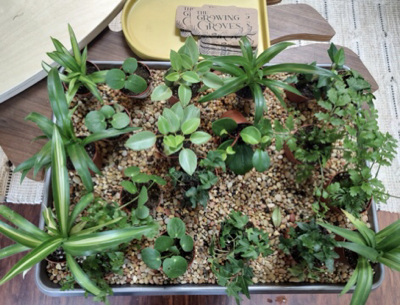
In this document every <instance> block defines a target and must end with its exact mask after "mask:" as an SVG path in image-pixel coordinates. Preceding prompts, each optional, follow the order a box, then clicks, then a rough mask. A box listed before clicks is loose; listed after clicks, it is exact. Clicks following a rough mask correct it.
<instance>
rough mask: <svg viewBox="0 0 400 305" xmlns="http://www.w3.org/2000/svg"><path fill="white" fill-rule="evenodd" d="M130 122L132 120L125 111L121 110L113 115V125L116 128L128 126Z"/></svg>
mask: <svg viewBox="0 0 400 305" xmlns="http://www.w3.org/2000/svg"><path fill="white" fill-rule="evenodd" d="M129 122H130V119H129V116H128V115H127V114H126V113H124V112H119V113H116V114H114V115H113V119H112V121H111V125H112V127H114V128H115V129H122V128H125V127H127V126H128V125H129Z"/></svg>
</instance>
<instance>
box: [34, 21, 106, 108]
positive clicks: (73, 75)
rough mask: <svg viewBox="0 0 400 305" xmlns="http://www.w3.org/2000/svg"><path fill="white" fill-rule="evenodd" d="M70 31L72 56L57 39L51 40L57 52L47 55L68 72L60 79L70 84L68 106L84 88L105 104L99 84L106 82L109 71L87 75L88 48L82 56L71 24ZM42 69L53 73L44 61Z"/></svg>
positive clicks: (61, 75)
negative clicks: (79, 90) (98, 87)
mask: <svg viewBox="0 0 400 305" xmlns="http://www.w3.org/2000/svg"><path fill="white" fill-rule="evenodd" d="M68 31H69V36H70V39H71V46H72V55H71V54H70V52H69V51H68V49H67V48H66V47H64V46H63V44H62V43H61V42H60V41H58V40H57V39H55V38H51V40H52V41H53V44H54V47H55V48H56V50H55V51H53V52H51V53H47V55H48V56H49V57H50V58H51V59H52V60H54V61H55V62H56V63H58V64H59V65H60V66H62V67H64V69H65V71H66V75H64V74H61V73H60V78H61V80H62V81H63V82H64V83H67V84H68V90H67V101H68V104H69V103H70V102H71V101H72V99H73V97H74V96H75V94H76V93H77V91H78V89H79V88H80V87H82V86H83V87H85V88H87V89H88V90H89V91H90V92H91V93H92V94H93V95H94V96H95V97H96V98H97V99H98V100H99V101H100V102H103V98H102V96H101V93H100V92H99V90H98V89H97V84H99V83H104V82H105V76H106V73H107V71H96V72H93V73H91V74H87V71H86V63H87V47H85V48H84V49H83V52H82V54H81V52H80V50H79V45H78V41H77V40H76V37H75V33H74V31H73V30H72V27H71V26H70V25H69V24H68ZM42 67H43V69H44V70H45V71H46V72H47V73H49V72H50V71H51V66H50V65H49V64H47V63H45V62H44V61H42Z"/></svg>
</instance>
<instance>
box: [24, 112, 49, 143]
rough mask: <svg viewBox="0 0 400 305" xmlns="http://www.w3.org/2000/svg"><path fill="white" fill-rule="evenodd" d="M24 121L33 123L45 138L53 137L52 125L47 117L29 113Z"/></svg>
mask: <svg viewBox="0 0 400 305" xmlns="http://www.w3.org/2000/svg"><path fill="white" fill-rule="evenodd" d="M25 120H27V121H31V122H34V123H35V124H36V125H37V126H38V127H39V128H40V130H41V131H42V132H43V133H44V134H45V135H46V137H48V138H49V139H51V137H52V135H53V126H54V123H53V122H52V121H50V120H49V119H48V118H47V117H45V116H44V115H42V114H39V113H36V112H31V113H30V114H28V116H27V117H26V118H25Z"/></svg>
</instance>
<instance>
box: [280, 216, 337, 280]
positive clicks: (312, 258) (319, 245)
mask: <svg viewBox="0 0 400 305" xmlns="http://www.w3.org/2000/svg"><path fill="white" fill-rule="evenodd" d="M279 241H280V244H279V246H278V247H279V249H280V250H282V251H283V252H284V253H285V254H286V255H290V256H291V258H292V259H293V260H294V262H296V265H295V266H293V267H292V268H289V271H290V273H291V274H292V275H293V276H294V277H296V278H297V279H298V280H299V281H304V280H305V279H306V278H309V279H313V280H318V279H319V275H318V274H319V273H320V272H325V271H324V269H322V267H323V266H325V267H326V268H327V270H328V271H329V272H333V269H334V260H335V259H337V258H339V257H340V256H339V254H338V253H336V252H335V247H337V242H336V240H335V236H334V235H333V234H329V233H328V232H327V231H326V230H325V229H323V228H321V227H320V226H319V225H318V224H316V223H315V220H314V219H311V220H310V222H297V223H296V227H290V229H289V233H288V237H287V238H285V237H282V236H280V238H279Z"/></svg>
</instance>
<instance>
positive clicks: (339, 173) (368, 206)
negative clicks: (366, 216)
mask: <svg viewBox="0 0 400 305" xmlns="http://www.w3.org/2000/svg"><path fill="white" fill-rule="evenodd" d="M343 174H347V175H348V173H347V172H338V173H336V174H335V175H333V176H332V177H331V179H330V180H329V182H328V183H326V184H325V185H324V188H325V189H326V188H327V187H328V186H329V185H330V184H332V183H334V182H339V181H340V180H339V181H335V179H340V177H339V176H340V175H343ZM320 201H322V202H324V203H326V205H327V206H328V208H329V210H330V211H332V212H336V213H342V210H341V209H340V208H338V207H336V206H334V205H331V204H330V200H328V199H324V198H322V197H321V198H320ZM371 206H372V196H371V198H370V199H369V201H368V203H367V204H366V205H365V208H364V209H363V210H362V211H361V212H360V214H362V213H364V212H367V211H368V210H369V209H370V208H371Z"/></svg>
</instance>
